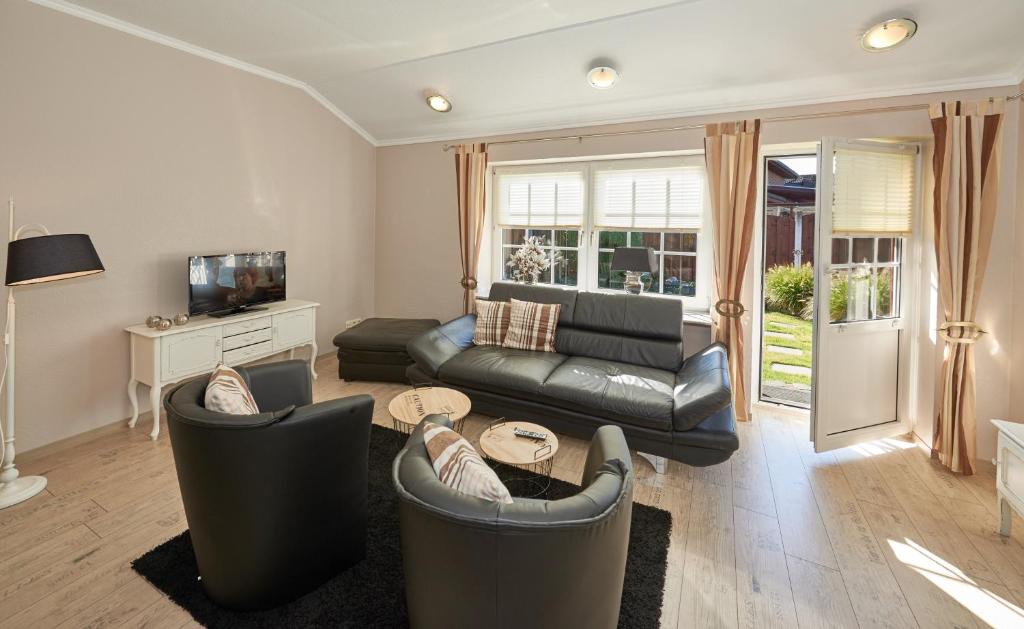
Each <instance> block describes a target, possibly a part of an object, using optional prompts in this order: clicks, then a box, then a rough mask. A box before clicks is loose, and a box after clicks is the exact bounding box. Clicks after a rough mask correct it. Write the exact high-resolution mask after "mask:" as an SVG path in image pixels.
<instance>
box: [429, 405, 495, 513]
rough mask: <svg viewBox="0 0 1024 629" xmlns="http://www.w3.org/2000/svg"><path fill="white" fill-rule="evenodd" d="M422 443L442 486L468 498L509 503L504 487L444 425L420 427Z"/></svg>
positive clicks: (470, 449)
mask: <svg viewBox="0 0 1024 629" xmlns="http://www.w3.org/2000/svg"><path fill="white" fill-rule="evenodd" d="M423 443H424V445H426V446H427V454H429V455H430V461H431V463H432V464H433V466H434V473H435V474H437V477H438V478H439V479H440V480H441V482H442V483H444V484H445V485H447V486H448V487H451V488H452V489H454V490H455V491H458V492H461V493H464V494H468V495H470V496H475V497H477V498H483V499H484V500H492V501H494V502H504V503H506V504H511V503H512V495H511V494H510V493H508V488H506V487H505V485H504V484H503V483H502V482H501V479H499V478H498V475H497V474H495V473H494V470H492V469H491V468H490V467H488V466H487V464H486V463H484V460H483V459H482V458H480V455H479V454H477V453H476V450H474V449H473V446H471V445H470V444H469V442H468V441H466V440H465V439H463V438H462V436H461V435H459V433H457V432H455V431H454V430H452V429H451V428H448V427H447V426H441V425H439V424H427V425H426V426H424V427H423Z"/></svg>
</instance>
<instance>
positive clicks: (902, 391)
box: [810, 138, 923, 452]
mask: <svg viewBox="0 0 1024 629" xmlns="http://www.w3.org/2000/svg"><path fill="white" fill-rule="evenodd" d="M857 142H858V141H856V140H846V139H842V138H823V139H822V142H821V144H820V150H819V155H818V195H817V200H818V203H817V208H818V211H817V214H818V215H817V217H816V218H815V221H816V225H815V229H816V232H817V235H820V234H822V233H823V232H825V231H830V230H831V224H832V221H831V213H829V216H827V217H825V216H823V213H822V212H821V207H822V201H823V200H824V199H829V198H831V196H832V189H831V185H832V177H822V176H821V174H822V168H823V165H824V161H825V160H826V159H830V156H831V152H832V150H833V149H834V147H835V146H836V145H837V144H842V143H857ZM874 143H875V144H876V145H877V144H880V142H877V141H876V142H874ZM892 144H894V145H903V146H916V147H917V160H916V170H915V180H916V185H915V189H914V202H913V207H914V213H913V220H912V229H913V232H912V233H911V235H910V236H909V237H907V238H906V239H905V245H904V248H903V250H902V251H901V265H900V266H901V268H900V308H901V319H902V322H901V324H900V329H901V330H902V332H903V333H902V334H901V335H900V341H899V359H898V360H899V363H898V374H899V375H898V378H899V380H898V382H897V387H896V391H897V408H896V421H894V422H889V423H885V424H880V425H877V426H871V427H867V428H861V429H856V430H851V431H847V432H843V433H838V434H832V435H829V434H826V433H825V431H824V429H822V430H819V429H818V426H817V421H816V419H817V418H816V416H815V413H814V409H815V406H817V398H818V395H819V394H821V390H820V387H819V386H818V375H819V370H818V351H817V349H818V348H817V347H815V352H814V358H813V373H812V384H811V392H812V395H811V409H812V412H811V422H810V439H811V441H812V442H813V443H814V449H815V451H816V452H825V451H828V450H834V449H836V448H842V447H846V446H850V445H854V444H857V443H862V442H865V441H872V440H875V439H884V438H888V437H893V436H897V435H904V434H907V433H910V432H912V430H913V417H912V416H911V412H912V409H913V404H914V400H916V397H917V395H916V391H917V377H918V362H919V361H918V356H917V352H915V351H912V350H913V339H915V338H916V337H917V334H918V331H919V326H920V322H919V312H918V308H919V307H920V304H919V303H918V301H919V300H918V299H916V297H917V296H918V295H919V286H920V281H921V277H920V276H921V264H920V262H921V255H922V253H921V251H922V246H923V244H922V241H921V231H922V229H921V221H922V212H923V208H922V202H921V201H922V192H921V169H922V165H921V159H922V157H921V156H922V148H921V144H920V143H919V142H898V143H897V142H894V143H892ZM826 152H828V156H826ZM820 240H821V238H820V237H818V238H816V241H815V256H816V260H818V259H821V260H828V261H829V263H826V264H822V265H816V266H815V295H816V296H818V295H820V294H821V293H820V290H821V286H822V285H823V284H824V281H823V278H824V277H825V275H826V271H827V269H828V267H829V266H830V262H831V259H832V258H831V253H829V254H827V255H826V254H824V253H823V251H825V250H826V249H827V250H828V251H829V252H831V242H829V243H828V244H826V243H823V242H820ZM830 240H831V237H830ZM822 256H825V257H822ZM815 302H816V303H815V309H814V327H815V331H816V334H815V338H816V339H817V331H818V325H819V319H820V317H821V310H822V308H819V307H818V304H819V299H818V298H817V297H816V300H815ZM884 323H885V322H884V321H879V322H878V324H879V325H884ZM825 325H828V323H827V322H825ZM860 325H863V324H860Z"/></svg>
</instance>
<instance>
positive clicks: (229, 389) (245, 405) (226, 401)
mask: <svg viewBox="0 0 1024 629" xmlns="http://www.w3.org/2000/svg"><path fill="white" fill-rule="evenodd" d="M204 403H205V405H206V410H208V411H217V412H218V413H228V414H230V415H258V414H259V412H260V409H259V408H258V407H257V406H256V400H255V399H254V398H253V397H252V392H250V391H249V387H248V386H247V385H246V384H245V380H244V379H243V378H242V375H241V374H240V373H238V372H237V371H235V370H234V369H232V368H231V367H228V366H227V365H225V364H224V363H221V364H219V365H217V368H216V369H214V370H213V373H211V374H210V381H209V382H208V383H207V384H206V398H205V400H204Z"/></svg>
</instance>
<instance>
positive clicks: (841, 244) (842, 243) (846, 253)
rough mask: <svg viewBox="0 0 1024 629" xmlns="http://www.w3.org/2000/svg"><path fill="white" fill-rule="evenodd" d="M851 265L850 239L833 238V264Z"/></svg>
mask: <svg viewBox="0 0 1024 629" xmlns="http://www.w3.org/2000/svg"><path fill="white" fill-rule="evenodd" d="M849 263H850V239H849V238H833V239H832V264H849Z"/></svg>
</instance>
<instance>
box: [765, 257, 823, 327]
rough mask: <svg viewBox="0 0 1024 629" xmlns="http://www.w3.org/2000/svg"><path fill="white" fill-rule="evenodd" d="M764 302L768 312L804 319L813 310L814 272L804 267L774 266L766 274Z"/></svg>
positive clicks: (808, 267)
mask: <svg viewBox="0 0 1024 629" xmlns="http://www.w3.org/2000/svg"><path fill="white" fill-rule="evenodd" d="M764 301H765V306H767V308H768V310H770V311H773V312H781V313H784V314H788V315H793V316H794V317H803V318H805V319H806V318H808V317H805V316H804V312H805V310H807V309H813V307H814V306H813V303H814V270H813V269H812V268H811V265H810V264H805V265H803V266H799V267H797V266H774V267H772V268H770V269H768V272H767V273H765V274H764Z"/></svg>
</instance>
